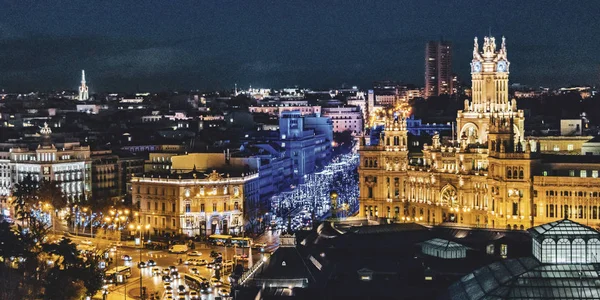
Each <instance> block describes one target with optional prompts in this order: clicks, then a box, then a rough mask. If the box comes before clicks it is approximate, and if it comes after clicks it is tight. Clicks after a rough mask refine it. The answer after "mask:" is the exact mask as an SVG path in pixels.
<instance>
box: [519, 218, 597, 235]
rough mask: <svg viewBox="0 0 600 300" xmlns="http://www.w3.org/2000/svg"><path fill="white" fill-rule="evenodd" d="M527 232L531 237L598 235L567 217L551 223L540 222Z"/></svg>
mask: <svg viewBox="0 0 600 300" xmlns="http://www.w3.org/2000/svg"><path fill="white" fill-rule="evenodd" d="M529 232H530V233H531V235H532V236H533V238H540V237H553V236H568V237H572V238H574V237H585V236H587V237H588V238H589V237H590V236H591V235H594V236H600V233H598V231H596V230H594V229H592V228H590V227H588V226H585V225H582V224H579V223H575V222H573V221H571V220H569V219H563V220H560V221H556V222H552V223H547V224H542V225H539V226H536V227H533V228H531V229H529Z"/></svg>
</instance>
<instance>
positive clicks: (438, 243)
mask: <svg viewBox="0 0 600 300" xmlns="http://www.w3.org/2000/svg"><path fill="white" fill-rule="evenodd" d="M421 245H422V246H427V247H430V248H437V249H439V250H458V249H467V247H465V246H463V245H461V244H458V243H455V242H451V241H448V240H444V239H438V238H435V239H431V240H428V241H425V242H423V243H421Z"/></svg>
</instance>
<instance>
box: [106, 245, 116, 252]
mask: <svg viewBox="0 0 600 300" xmlns="http://www.w3.org/2000/svg"><path fill="white" fill-rule="evenodd" d="M108 251H110V252H115V251H117V247H115V246H112V247H109V248H108Z"/></svg>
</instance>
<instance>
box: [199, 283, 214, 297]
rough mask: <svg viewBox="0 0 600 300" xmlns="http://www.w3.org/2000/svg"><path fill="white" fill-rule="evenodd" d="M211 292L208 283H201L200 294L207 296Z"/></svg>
mask: <svg viewBox="0 0 600 300" xmlns="http://www.w3.org/2000/svg"><path fill="white" fill-rule="evenodd" d="M211 292H212V287H211V286H210V283H208V282H207V281H203V282H202V283H201V284H200V293H203V294H208V293H211Z"/></svg>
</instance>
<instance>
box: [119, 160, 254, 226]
mask: <svg viewBox="0 0 600 300" xmlns="http://www.w3.org/2000/svg"><path fill="white" fill-rule="evenodd" d="M219 155H220V156H221V157H222V154H214V155H213V154H190V155H183V156H181V157H174V158H173V167H174V168H175V169H177V171H176V172H174V173H171V174H160V175H150V174H146V175H145V176H141V177H139V176H138V177H133V178H132V179H131V186H132V199H133V202H134V203H135V204H138V203H139V207H140V223H141V224H143V225H146V224H149V225H150V227H151V229H150V230H151V232H150V233H152V234H163V233H183V234H187V235H190V236H195V235H211V234H233V235H238V234H242V233H243V232H244V231H245V230H244V227H245V226H250V224H249V221H250V220H249V217H248V215H247V214H248V213H249V212H252V211H253V210H254V207H255V206H256V205H258V201H259V180H258V172H255V171H252V170H243V169H240V168H227V166H226V165H221V166H217V165H216V164H218V163H219V162H220V159H218V158H217V156H219ZM177 160H181V161H177ZM181 165H184V166H188V165H189V166H190V167H192V168H193V169H191V170H190V169H187V170H184V169H182V168H180V167H179V166H181ZM213 167H214V168H213Z"/></svg>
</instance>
